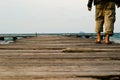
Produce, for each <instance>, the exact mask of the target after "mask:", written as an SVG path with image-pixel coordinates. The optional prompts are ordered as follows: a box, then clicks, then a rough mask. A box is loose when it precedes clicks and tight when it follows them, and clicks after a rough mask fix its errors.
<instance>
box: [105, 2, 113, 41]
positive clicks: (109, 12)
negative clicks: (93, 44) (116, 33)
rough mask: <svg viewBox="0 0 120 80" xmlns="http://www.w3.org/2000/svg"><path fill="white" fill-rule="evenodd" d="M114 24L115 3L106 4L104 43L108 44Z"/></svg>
mask: <svg viewBox="0 0 120 80" xmlns="http://www.w3.org/2000/svg"><path fill="white" fill-rule="evenodd" d="M114 22H115V3H114V2H108V3H107V4H106V9H105V33H106V39H105V43H110V40H109V37H110V35H112V34H113V30H114Z"/></svg>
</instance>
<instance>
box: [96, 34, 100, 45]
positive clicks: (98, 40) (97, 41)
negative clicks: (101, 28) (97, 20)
mask: <svg viewBox="0 0 120 80" xmlns="http://www.w3.org/2000/svg"><path fill="white" fill-rule="evenodd" d="M96 43H101V33H97V40H96Z"/></svg>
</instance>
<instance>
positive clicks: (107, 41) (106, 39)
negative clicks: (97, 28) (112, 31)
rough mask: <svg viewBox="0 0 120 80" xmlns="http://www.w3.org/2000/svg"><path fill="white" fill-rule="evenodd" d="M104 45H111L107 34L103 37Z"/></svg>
mask: <svg viewBox="0 0 120 80" xmlns="http://www.w3.org/2000/svg"><path fill="white" fill-rule="evenodd" d="M105 43H106V44H111V42H110V40H109V34H106V36H105Z"/></svg>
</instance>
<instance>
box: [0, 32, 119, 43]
mask: <svg viewBox="0 0 120 80" xmlns="http://www.w3.org/2000/svg"><path fill="white" fill-rule="evenodd" d="M80 34H85V33H57V34H55V33H54V34H36V33H35V34H5V35H10V36H12V35H15V36H17V35H19V36H20V35H24V36H36V35H38V36H39V35H80ZM90 34H91V33H90ZM92 34H95V33H92ZM0 36H4V34H0ZM21 38H22V37H18V39H21ZM110 40H111V41H114V42H116V43H120V33H114V35H113V36H112V37H110ZM10 42H13V39H12V38H11V37H5V40H4V41H1V40H0V44H9V43H10Z"/></svg>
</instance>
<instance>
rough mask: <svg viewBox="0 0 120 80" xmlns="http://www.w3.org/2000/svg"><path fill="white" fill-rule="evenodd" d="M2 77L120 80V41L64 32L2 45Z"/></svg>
mask: <svg viewBox="0 0 120 80" xmlns="http://www.w3.org/2000/svg"><path fill="white" fill-rule="evenodd" d="M0 80H120V44H118V43H113V44H110V45H107V44H105V43H104V41H103V42H102V44H95V39H91V38H88V39H85V38H79V37H73V36H72V37H68V36H61V35H40V36H37V37H27V38H23V39H20V40H17V41H15V42H14V43H10V44H1V45H0Z"/></svg>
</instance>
